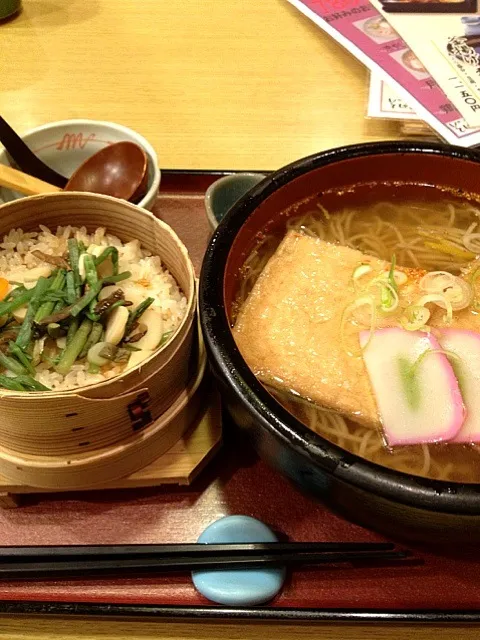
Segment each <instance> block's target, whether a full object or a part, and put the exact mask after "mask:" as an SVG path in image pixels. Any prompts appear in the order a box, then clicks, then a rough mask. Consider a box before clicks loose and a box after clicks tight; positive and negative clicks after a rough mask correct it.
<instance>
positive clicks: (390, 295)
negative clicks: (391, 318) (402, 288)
mask: <svg viewBox="0 0 480 640" xmlns="http://www.w3.org/2000/svg"><path fill="white" fill-rule="evenodd" d="M371 287H379V288H380V311H383V312H384V313H392V312H393V311H396V309H397V307H398V302H399V299H398V293H397V292H396V290H395V289H394V288H393V287H392V286H391V284H390V283H389V282H387V281H386V280H381V279H375V280H372V282H370V283H369V285H368V288H369V289H370V288H371Z"/></svg>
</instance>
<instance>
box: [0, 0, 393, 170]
mask: <svg viewBox="0 0 480 640" xmlns="http://www.w3.org/2000/svg"><path fill="white" fill-rule="evenodd" d="M23 4H24V7H25V9H24V12H23V14H22V15H21V16H19V17H18V18H17V19H15V20H13V21H11V22H9V23H7V24H0V46H1V58H0V73H1V82H0V92H1V98H2V100H1V110H2V115H3V116H4V117H5V118H6V119H7V120H9V121H10V122H11V124H12V125H14V126H15V127H17V128H18V129H19V130H20V131H24V130H27V129H30V128H32V127H36V126H38V125H40V124H43V123H45V122H48V121H52V120H61V119H67V118H95V119H105V120H112V121H114V122H118V123H122V124H125V125H127V126H129V127H132V128H133V129H135V130H137V131H139V132H140V133H141V134H143V135H144V136H146V138H147V139H148V140H150V142H151V143H152V144H153V146H154V147H155V148H156V150H157V152H158V156H159V160H160V164H161V166H162V168H175V169H178V168H195V169H215V168H226V169H228V168H231V169H274V168H277V167H279V166H281V165H282V164H285V163H287V162H289V161H291V160H294V159H296V158H300V157H302V156H304V155H308V154H310V153H313V152H315V151H318V150H320V149H326V148H329V147H333V146H337V145H342V144H349V143H354V142H361V141H367V140H368V141H373V140H381V139H387V138H390V139H391V138H395V137H398V135H397V125H395V124H393V123H388V122H379V121H373V120H367V119H366V118H365V117H364V113H365V109H366V89H367V78H368V76H367V72H366V70H365V69H364V68H363V67H362V66H361V65H360V63H358V62H357V61H356V60H355V59H354V58H353V57H352V56H350V54H348V53H346V52H345V51H344V50H343V49H342V48H341V47H340V46H339V45H337V44H336V43H335V42H333V41H331V40H330V39H329V38H328V37H327V36H326V35H324V34H323V33H322V32H321V31H320V30H319V29H318V28H317V27H316V26H315V25H314V24H313V23H311V22H310V21H309V20H308V19H307V18H305V17H304V16H303V15H302V14H300V12H299V11H298V10H296V9H295V8H294V7H292V6H291V5H290V4H289V3H288V2H287V1H286V0H237V1H234V0H190V1H188V0H168V1H167V0H23Z"/></svg>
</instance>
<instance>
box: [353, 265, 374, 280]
mask: <svg viewBox="0 0 480 640" xmlns="http://www.w3.org/2000/svg"><path fill="white" fill-rule="evenodd" d="M371 271H372V267H371V265H369V264H365V263H363V262H362V264H360V265H358V267H356V268H355V269H354V270H353V274H352V280H353V281H354V283H355V282H356V281H357V280H360V278H363V276H366V275H367V273H370V272H371Z"/></svg>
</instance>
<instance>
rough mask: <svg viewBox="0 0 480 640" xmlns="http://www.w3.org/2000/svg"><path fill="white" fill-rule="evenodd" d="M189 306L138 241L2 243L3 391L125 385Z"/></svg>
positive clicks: (74, 235)
mask: <svg viewBox="0 0 480 640" xmlns="http://www.w3.org/2000/svg"><path fill="white" fill-rule="evenodd" d="M186 306H187V299H186V297H185V295H184V294H183V292H182V291H181V290H180V288H179V286H178V284H177V283H176V281H175V279H174V278H173V277H172V275H171V274H170V273H169V272H168V271H167V269H165V268H164V267H163V265H162V262H161V259H160V258H159V257H158V256H152V255H151V254H150V253H149V252H148V251H146V250H145V249H143V248H142V247H141V246H140V242H139V241H138V240H132V241H131V242H127V243H122V241H121V240H120V239H119V238H117V237H115V236H112V235H109V234H107V232H106V230H105V229H104V228H98V229H96V230H95V232H94V233H92V234H88V233H87V230H86V228H84V227H82V228H76V227H70V226H68V227H58V229H57V231H56V233H54V232H52V231H50V229H48V228H47V227H45V226H42V225H40V228H39V231H37V232H31V233H24V232H23V231H22V229H14V230H12V231H10V233H9V234H8V235H6V236H5V237H4V239H3V242H2V243H0V387H3V388H5V389H11V390H14V391H47V390H54V391H61V390H66V389H72V388H76V387H82V386H85V385H90V384H95V383H99V382H103V381H105V380H108V379H110V378H112V377H114V376H117V375H120V374H122V373H123V372H125V371H126V370H127V369H129V368H132V367H134V366H136V365H138V364H139V363H140V362H142V360H145V359H146V358H148V357H149V356H150V355H151V354H152V353H153V352H154V351H155V350H156V349H158V348H159V347H160V346H162V345H163V344H165V343H166V342H167V341H168V340H169V338H170V337H171V336H172V335H173V333H174V332H175V330H176V328H177V327H178V326H179V324H180V323H181V321H182V318H183V317H184V315H185V312H186Z"/></svg>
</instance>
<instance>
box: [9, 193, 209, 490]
mask: <svg viewBox="0 0 480 640" xmlns="http://www.w3.org/2000/svg"><path fill="white" fill-rule="evenodd" d="M0 211H1V218H0V234H1V235H3V234H6V233H8V231H10V230H11V229H12V228H19V227H20V228H22V229H23V230H24V231H31V230H34V229H37V228H38V225H39V224H44V225H47V226H48V227H50V228H52V229H54V228H56V227H57V226H67V225H72V226H78V227H81V226H85V227H87V230H88V231H89V232H92V231H93V230H94V229H96V228H98V227H107V231H108V232H109V233H112V234H114V235H116V236H118V237H119V238H120V239H121V240H122V241H130V240H133V239H138V240H139V241H140V243H141V245H142V247H144V248H145V249H147V250H148V251H150V252H151V253H152V254H153V255H158V256H160V258H161V260H162V262H163V264H164V265H165V266H166V268H167V269H168V270H169V271H170V273H171V274H172V275H173V277H174V278H175V280H176V281H177V282H178V284H179V286H180V287H181V289H182V290H183V292H184V294H185V295H186V297H187V309H186V314H185V316H184V318H183V320H182V322H181V324H180V326H179V327H178V328H177V330H176V332H175V334H174V336H173V337H172V339H171V340H170V341H169V342H168V343H167V344H166V345H165V347H163V348H161V349H160V350H158V351H157V352H156V353H154V354H153V355H152V356H150V358H148V359H147V360H145V361H143V362H142V363H141V366H139V367H136V368H134V369H131V370H129V371H127V372H126V373H125V374H124V375H122V376H118V377H116V378H112V379H110V380H107V381H105V382H101V383H99V384H95V385H91V386H88V387H83V388H78V389H73V390H69V391H63V392H37V393H35V394H28V393H17V392H11V391H6V390H1V391H0V413H1V416H2V421H1V425H0V447H2V448H4V449H5V451H7V452H8V455H6V456H5V460H7V459H9V456H10V457H11V458H12V459H15V457H16V456H19V457H20V458H23V456H26V458H27V459H28V457H29V456H33V457H35V456H45V457H54V458H55V457H61V456H64V457H65V459H68V460H70V464H73V462H72V461H73V460H74V459H77V457H79V456H83V458H81V459H85V456H87V457H88V456H89V455H90V454H91V456H92V458H93V459H95V460H97V459H103V458H102V456H100V457H97V456H96V455H95V453H94V452H97V453H98V451H97V450H99V449H101V450H102V451H103V452H105V451H106V450H109V449H110V448H112V447H113V448H115V446H116V445H119V446H120V445H125V446H127V443H128V442H129V438H131V437H134V438H135V437H136V436H135V435H133V436H132V433H134V432H135V428H136V424H135V420H136V418H134V414H133V411H134V410H138V411H140V414H141V411H142V410H143V409H145V403H146V404H147V405H148V407H147V409H148V411H149V413H150V416H151V420H153V421H158V420H159V419H160V420H161V421H164V422H163V424H167V422H168V420H167V418H166V417H165V416H167V415H170V414H169V413H168V412H169V411H171V409H172V406H178V405H176V404H174V403H175V401H177V402H180V403H181V402H182V398H183V396H184V393H185V389H187V388H188V387H189V385H190V384H191V383H190V382H189V381H191V379H192V374H193V373H194V372H195V369H196V355H197V350H198V349H197V344H198V332H197V322H196V291H195V287H196V283H195V278H194V271H193V266H192V264H191V261H190V258H189V255H188V252H187V250H186V248H185V247H184V245H183V243H182V242H181V241H180V239H179V238H178V237H177V235H176V234H175V233H174V232H173V231H172V229H171V228H170V227H168V225H166V224H165V223H163V222H161V221H160V220H158V219H157V218H155V217H154V216H153V215H152V214H150V213H149V212H148V211H145V210H143V209H140V208H138V207H135V206H134V205H131V204H129V203H126V202H123V201H119V200H115V199H113V198H108V197H105V196H97V195H93V194H75V193H59V194H52V195H48V196H38V197H35V198H26V199H22V200H17V201H15V202H12V203H10V204H7V205H4V206H3V207H0ZM138 403H140V409H139V408H138V406H136V405H138ZM33 404H34V405H35V408H34V410H33V408H32V407H33ZM177 422H178V421H177ZM137 426H138V425H137ZM165 428H166V427H165ZM166 430H167V431H168V429H167V428H166ZM143 433H145V432H143ZM172 433H175V434H176V436H175V437H176V438H177V439H178V437H179V435H181V433H180V434H179V432H178V428H174V427H172ZM162 439H163V441H164V442H165V443H167V442H168V443H169V444H168V446H171V445H172V444H173V442H174V439H168V438H167V437H166V436H163V437H162ZM150 446H151V448H152V455H151V456H150V457H149V458H148V460H147V462H145V464H147V463H148V462H151V461H152V460H153V459H154V458H155V457H158V456H159V455H160V454H161V453H163V452H164V451H165V450H166V445H164V446H163V448H162V447H161V446H160V444H158V446H157V447H156V448H155V446H153V445H150ZM128 450H129V451H130V449H128ZM153 450H155V454H153ZM80 452H81V453H80ZM5 464H6V468H5V469H4V468H3V466H2V462H1V460H0V471H1V472H2V473H4V475H7V476H8V474H9V469H10V471H11V472H14V478H13V477H12V476H9V477H10V478H11V479H15V480H19V476H18V473H19V470H18V469H17V468H16V467H15V468H13V466H12V465H9V464H8V463H7V462H6V463H5ZM25 465H26V466H28V464H27V463H25ZM16 466H20V467H22V473H23V468H24V467H23V466H22V465H21V464H20V463H18V464H17V465H16ZM40 467H42V465H41V464H40ZM138 468H140V465H136V466H135V469H138ZM132 470H133V467H132V468H128V469H127V470H126V471H125V473H130V472H131V471H132ZM111 474H113V475H111ZM105 477H106V478H107V479H112V478H113V477H119V476H118V470H117V471H114V470H113V469H112V470H111V473H110V475H109V474H108V473H106V476H105ZM102 478H103V476H102ZM102 481H104V480H98V482H102ZM23 482H26V481H25V480H23ZM72 482H73V480H72ZM76 482H78V480H77V481H76ZM98 482H97V481H95V482H92V484H98ZM28 483H29V484H35V482H34V481H33V479H30V480H29V481H28ZM47 484H48V481H47ZM42 486H47V485H42ZM48 486H50V485H48ZM57 486H58V485H57Z"/></svg>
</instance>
